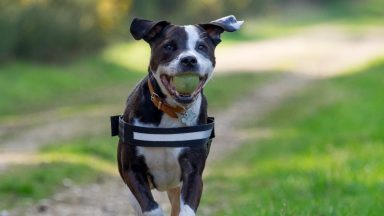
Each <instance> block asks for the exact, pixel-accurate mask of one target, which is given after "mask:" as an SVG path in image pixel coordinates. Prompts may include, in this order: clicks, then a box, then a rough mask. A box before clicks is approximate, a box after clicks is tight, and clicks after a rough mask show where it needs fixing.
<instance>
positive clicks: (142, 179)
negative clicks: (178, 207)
mask: <svg viewBox="0 0 384 216" xmlns="http://www.w3.org/2000/svg"><path fill="white" fill-rule="evenodd" d="M120 147H121V152H122V154H120V155H119V156H120V157H119V160H120V161H121V163H120V165H121V167H120V172H121V176H122V177H123V180H124V182H125V183H126V184H127V186H128V187H129V189H130V191H131V193H132V195H133V196H134V198H135V200H134V201H137V203H136V204H139V207H140V209H136V208H135V210H136V211H137V214H138V215H144V216H163V215H164V213H163V211H162V210H161V208H160V207H159V204H157V203H156V201H155V200H154V198H153V195H152V193H151V188H150V185H149V182H148V178H147V174H146V172H145V171H144V170H142V169H141V168H142V167H143V165H142V163H143V162H141V161H140V160H134V161H132V160H127V158H126V157H129V156H131V157H132V154H130V153H131V152H129V150H128V149H127V148H124V147H122V146H121V145H120ZM132 205H133V207H135V206H134V205H135V203H132Z"/></svg>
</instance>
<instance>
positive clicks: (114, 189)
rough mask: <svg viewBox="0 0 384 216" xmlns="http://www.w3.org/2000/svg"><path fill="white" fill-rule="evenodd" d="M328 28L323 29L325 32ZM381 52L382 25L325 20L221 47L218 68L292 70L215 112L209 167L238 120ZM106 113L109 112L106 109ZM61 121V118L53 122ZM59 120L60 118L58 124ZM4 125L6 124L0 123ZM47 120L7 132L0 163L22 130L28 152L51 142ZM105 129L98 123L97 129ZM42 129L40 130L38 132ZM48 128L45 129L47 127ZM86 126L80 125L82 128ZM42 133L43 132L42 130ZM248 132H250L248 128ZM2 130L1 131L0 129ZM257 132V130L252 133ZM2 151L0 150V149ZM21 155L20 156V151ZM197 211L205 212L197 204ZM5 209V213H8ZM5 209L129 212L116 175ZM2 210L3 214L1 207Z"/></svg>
mask: <svg viewBox="0 0 384 216" xmlns="http://www.w3.org/2000/svg"><path fill="white" fill-rule="evenodd" d="M324 32H327V33H324ZM378 56H384V31H383V30H382V29H374V30H372V31H367V33H366V34H360V35H357V36H356V35H352V36H351V35H349V34H348V33H346V32H344V31H341V30H340V29H334V28H333V27H328V26H323V27H319V28H315V29H311V30H310V31H308V32H304V33H302V34H299V35H294V36H290V37H288V38H284V39H274V40H268V41H264V42H252V43H244V44H240V45H236V46H234V47H232V48H231V49H224V50H222V52H219V53H218V55H217V59H218V68H217V70H216V71H217V72H216V73H226V72H235V71H241V70H243V71H253V72H258V71H265V70H276V69H284V70H287V71H292V72H294V73H286V74H282V75H280V76H277V78H276V79H274V80H270V81H269V82H267V83H265V84H264V85H263V86H261V87H259V88H256V89H255V90H254V91H253V92H251V93H249V94H248V95H246V96H244V97H243V98H241V99H239V101H234V103H233V104H234V105H233V106H231V107H230V108H228V109H227V110H225V111H223V112H221V113H213V115H214V116H215V117H216V121H217V124H216V134H217V138H216V139H215V140H214V143H213V144H212V149H211V154H210V157H209V161H208V167H209V165H210V163H211V162H212V161H213V160H218V159H220V158H223V157H224V156H225V155H226V154H228V153H229V152H231V151H232V150H234V149H236V148H239V147H240V146H241V144H242V143H243V141H244V139H246V138H247V134H244V133H241V131H237V130H236V128H237V127H236V126H237V125H238V124H241V122H244V121H246V120H248V119H249V116H252V119H254V120H255V121H257V120H259V119H261V118H262V117H263V116H265V114H266V113H267V112H269V111H270V110H271V109H273V108H275V107H277V106H278V105H279V104H280V103H282V102H283V101H284V99H286V98H288V97H289V96H291V95H294V94H295V93H296V92H298V91H300V90H303V89H304V88H305V87H306V86H308V85H309V84H311V83H312V82H314V81H315V80H317V78H319V77H324V76H331V75H338V74H340V72H344V71H346V70H347V69H349V68H351V67H355V66H360V65H362V64H365V63H366V62H367V61H369V60H372V59H374V58H377V57H378ZM108 113H109V112H108ZM95 116H99V117H102V116H105V112H102V111H101V112H100V113H98V114H95V115H94V116H92V115H91V116H90V117H86V118H83V119H82V121H81V122H77V121H73V122H72V120H71V119H70V118H68V119H67V120H66V122H67V123H66V124H65V128H63V129H57V128H56V127H61V126H60V125H55V124H53V123H52V124H53V125H50V126H49V127H48V129H49V128H51V129H52V128H56V129H53V130H51V131H52V133H55V131H56V132H57V130H59V131H62V130H64V131H65V130H68V131H66V132H65V133H64V136H63V137H68V136H76V135H79V134H80V132H78V130H77V128H78V127H79V125H80V126H83V125H84V122H87V121H88V120H89V119H92V118H95ZM57 124H60V123H57ZM61 125H62V124H61ZM1 127H3V128H4V127H5V128H6V127H7V126H0V128H1ZM46 127H47V126H41V127H38V128H31V129H27V130H26V132H25V133H24V135H23V134H21V135H20V136H16V137H14V138H9V139H8V141H7V143H8V144H7V143H6V144H0V151H1V153H0V157H1V156H2V155H3V156H4V157H1V158H2V159H0V166H1V164H3V166H7V165H8V164H9V163H12V162H11V161H12V160H8V161H7V160H6V159H3V158H6V157H5V156H6V155H7V154H12V153H13V154H14V153H15V152H12V150H17V151H16V152H17V153H19V154H24V153H25V152H23V151H20V149H23V148H20V147H17V146H18V145H20V144H21V143H23V141H24V140H25V138H23V137H26V135H25V134H28V133H31V131H33V134H36V133H37V134H40V135H41V136H42V137H41V136H37V137H40V138H38V139H36V140H32V141H33V142H31V143H32V144H31V147H30V148H27V149H29V152H33V150H34V149H36V147H37V146H39V145H41V144H43V143H46V142H49V137H52V135H51V134H49V133H47V131H46V130H47V128H46ZM100 129H101V130H104V129H105V128H99V129H97V130H100ZM39 131H40V132H39ZM48 131H49V130H48ZM83 132H84V131H81V133H83ZM43 134H45V135H43ZM248 135H249V134H248ZM0 136H2V135H1V134H0ZM252 136H257V134H256V135H255V134H252ZM1 154H2V155H1ZM21 158H22V157H21ZM156 197H157V198H158V200H160V203H161V205H162V206H163V209H165V210H166V211H168V209H169V205H168V202H167V199H166V197H165V194H159V193H156ZM200 212H206V211H204V209H201V211H200ZM7 214H8V213H6V212H5V213H4V215H7ZM9 215H11V216H13V215H15V216H16V215H31V216H34V215H36V216H38V215H39V216H41V215H52V216H53V215H55V216H65V215H79V216H80V215H81V216H87V215H93V216H97V215H100V216H101V215H106V216H108V215H111V216H112V215H114V216H118V215H132V211H131V208H130V206H129V204H128V202H127V189H126V188H125V186H124V185H123V184H122V181H121V180H120V179H119V178H118V176H117V174H116V177H114V178H111V179H108V181H105V182H96V183H92V184H89V185H87V186H84V187H78V186H76V185H71V184H68V190H65V191H63V192H60V193H58V194H56V195H54V196H53V197H51V198H49V199H46V200H42V201H41V202H40V203H38V204H35V205H32V206H31V207H30V208H27V209H16V210H14V211H12V212H10V213H9ZM0 216H3V215H2V214H1V213H0Z"/></svg>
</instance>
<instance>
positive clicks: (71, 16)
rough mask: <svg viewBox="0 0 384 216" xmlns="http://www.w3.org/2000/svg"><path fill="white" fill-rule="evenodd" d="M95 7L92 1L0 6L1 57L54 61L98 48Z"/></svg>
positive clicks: (58, 0) (100, 40)
mask: <svg viewBox="0 0 384 216" xmlns="http://www.w3.org/2000/svg"><path fill="white" fill-rule="evenodd" d="M1 4H2V5H1ZM96 6H97V5H96V4H94V1H92V0H82V1H76V0H55V1H49V0H46V1H30V2H28V3H23V4H22V2H21V1H20V2H19V1H6V2H5V3H4V2H3V3H0V34H1V35H2V39H1V41H0V57H1V58H5V57H17V58H24V59H32V60H45V61H53V60H54V61H57V60H62V59H66V58H68V57H71V56H73V55H75V54H78V53H80V52H83V51H85V50H90V49H95V48H97V47H99V46H100V45H102V44H103V43H104V37H103V32H102V30H101V28H100V25H99V24H98V16H97V8H96Z"/></svg>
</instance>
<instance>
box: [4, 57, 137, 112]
mask: <svg viewBox="0 0 384 216" xmlns="http://www.w3.org/2000/svg"><path fill="white" fill-rule="evenodd" d="M142 76H143V74H142V73H138V72H132V71H129V70H126V69H125V68H122V67H119V66H116V65H114V64H110V63H106V62H104V61H102V60H101V59H100V58H96V57H95V58H89V59H84V60H81V62H77V63H74V64H71V65H68V66H53V65H40V64H33V63H25V62H14V63H9V64H7V65H5V66H2V67H0V98H1V106H0V117H1V116H7V115H15V114H20V113H33V112H36V111H42V110H46V109H52V108H55V107H60V106H64V105H65V106H68V105H74V104H87V103H92V102H97V97H95V96H94V94H95V93H97V92H99V91H101V90H102V89H103V88H105V87H113V86H119V85H123V84H124V85H127V86H132V85H134V83H136V82H137V81H138V80H139V78H140V77H142Z"/></svg>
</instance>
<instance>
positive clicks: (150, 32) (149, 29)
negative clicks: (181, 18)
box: [130, 18, 170, 42]
mask: <svg viewBox="0 0 384 216" xmlns="http://www.w3.org/2000/svg"><path fill="white" fill-rule="evenodd" d="M167 25H170V23H169V22H167V21H151V20H145V19H139V18H134V19H133V21H132V23H131V28H130V31H131V34H132V36H133V38H135V39H136V40H140V39H144V40H145V41H147V42H150V41H151V40H152V39H153V38H154V37H156V35H157V34H159V33H160V32H161V31H162V30H163V29H164V27H166V26H167Z"/></svg>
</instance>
